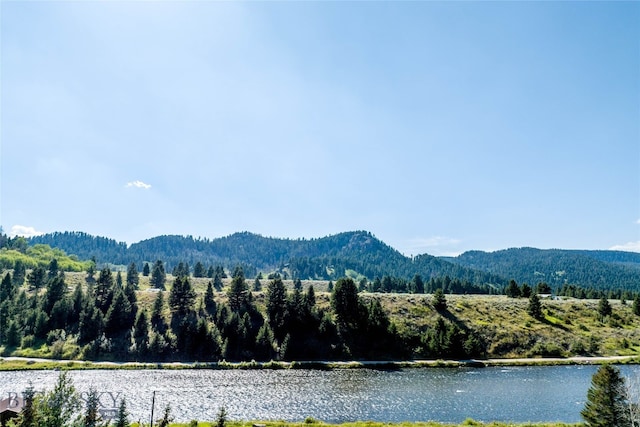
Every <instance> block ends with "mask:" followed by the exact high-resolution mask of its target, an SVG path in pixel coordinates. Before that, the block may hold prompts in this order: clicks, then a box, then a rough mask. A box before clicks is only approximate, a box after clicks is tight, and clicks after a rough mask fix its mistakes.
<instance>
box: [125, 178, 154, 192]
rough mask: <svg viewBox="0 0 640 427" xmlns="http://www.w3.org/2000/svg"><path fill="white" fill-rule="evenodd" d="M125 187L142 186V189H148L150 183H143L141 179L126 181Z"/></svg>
mask: <svg viewBox="0 0 640 427" xmlns="http://www.w3.org/2000/svg"><path fill="white" fill-rule="evenodd" d="M125 187H127V188H131V187H135V188H142V189H144V190H148V189H150V188H151V184H147V183H144V182H142V181H139V180H137V181H131V182H127V184H126V185H125Z"/></svg>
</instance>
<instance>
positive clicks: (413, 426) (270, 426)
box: [131, 419, 583, 427]
mask: <svg viewBox="0 0 640 427" xmlns="http://www.w3.org/2000/svg"><path fill="white" fill-rule="evenodd" d="M145 425H146V424H142V425H139V424H137V423H134V424H131V427H143V426H145ZM215 425H216V423H215V422H213V421H211V422H198V424H197V426H196V427H213V426H215ZM225 426H226V427H255V426H260V427H581V426H583V424H581V423H579V424H566V423H553V422H551V423H515V424H514V423H501V422H488V423H483V422H481V421H475V420H472V419H468V420H466V421H464V422H463V423H461V424H447V423H437V422H414V423H408V422H405V423H381V422H373V421H360V422H354V423H343V424H327V423H324V422H321V421H317V420H307V421H305V422H302V423H288V422H282V421H272V422H269V421H267V422H263V421H256V422H240V421H227V423H226V424H225ZM169 427H194V424H193V423H191V424H190V423H175V424H170V425H169Z"/></svg>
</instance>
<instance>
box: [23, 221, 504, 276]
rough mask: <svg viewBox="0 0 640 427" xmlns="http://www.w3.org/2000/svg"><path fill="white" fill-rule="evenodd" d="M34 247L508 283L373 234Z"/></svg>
mask: <svg viewBox="0 0 640 427" xmlns="http://www.w3.org/2000/svg"><path fill="white" fill-rule="evenodd" d="M29 243H30V244H37V243H44V244H48V245H50V246H52V247H57V248H60V249H63V250H64V251H66V252H67V253H72V254H75V255H77V256H78V257H79V258H81V259H90V258H95V259H96V260H97V262H98V263H99V264H100V263H103V264H115V265H127V264H129V263H131V262H135V263H136V264H137V265H142V264H143V263H144V262H153V261H155V260H158V259H159V260H162V261H163V262H164V263H165V268H166V269H167V270H168V271H171V269H172V268H173V267H175V266H176V265H178V264H179V263H181V262H182V263H188V264H189V265H190V266H194V265H195V264H196V263H197V262H200V263H202V264H204V265H207V266H217V265H221V266H224V267H226V268H227V269H228V270H232V269H233V268H235V266H238V265H240V266H242V267H243V269H244V271H245V273H246V274H247V275H248V276H253V275H255V274H257V273H258V272H265V273H268V272H279V273H281V274H283V275H285V276H289V277H296V278H300V279H327V280H329V279H333V280H335V279H338V278H340V277H342V276H344V275H346V274H347V272H348V271H349V272H350V273H351V275H353V276H356V277H357V276H364V277H366V278H368V279H369V280H373V279H375V278H376V277H379V278H382V277H383V276H385V275H386V276H391V277H396V278H404V279H407V280H408V279H411V278H413V276H415V275H416V274H420V275H421V276H422V278H423V279H425V280H429V279H430V278H432V277H444V276H449V277H450V278H452V279H459V280H460V281H462V282H469V283H475V284H485V283H491V284H495V285H497V286H498V287H501V286H503V285H505V284H506V280H505V279H504V278H502V277H498V276H496V275H491V274H486V273H484V272H481V271H475V270H472V269H469V268H466V267H462V266H460V265H456V264H452V263H450V262H448V261H445V260H442V259H439V258H436V257H433V256H430V255H421V256H418V257H415V258H408V257H405V256H404V255H402V254H401V253H400V252H398V251H397V250H395V249H393V248H392V247H390V246H388V245H386V244H385V243H383V242H382V241H380V240H379V239H377V238H376V237H374V236H373V235H372V234H371V233H368V232H365V231H355V232H346V233H339V234H335V235H332V236H327V237H323V238H318V239H296V240H293V239H277V238H271V237H263V236H260V235H257V234H252V233H248V232H243V233H235V234H232V235H230V236H227V237H222V238H218V239H212V240H210V239H200V238H198V239H195V238H193V237H192V236H158V237H154V238H152V239H147V240H143V241H141V242H138V243H134V244H132V245H131V246H129V247H127V245H126V244H125V243H119V242H116V241H115V240H112V239H106V238H104V237H95V236H91V235H88V234H86V233H78V232H64V233H52V234H46V235H42V236H37V237H33V238H31V239H29Z"/></svg>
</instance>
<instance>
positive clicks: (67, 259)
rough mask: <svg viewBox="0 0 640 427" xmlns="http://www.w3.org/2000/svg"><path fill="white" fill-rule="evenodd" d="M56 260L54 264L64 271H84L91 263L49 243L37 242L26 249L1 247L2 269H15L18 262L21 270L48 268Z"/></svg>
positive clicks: (0, 262)
mask: <svg viewBox="0 0 640 427" xmlns="http://www.w3.org/2000/svg"><path fill="white" fill-rule="evenodd" d="M54 260H55V262H54V264H53V266H54V267H56V268H57V269H58V270H62V271H84V270H85V269H86V268H87V266H88V264H89V261H84V262H81V261H79V260H78V259H77V258H76V257H75V256H73V255H72V256H69V255H67V254H66V253H65V252H64V251H62V250H61V249H57V248H53V249H52V248H51V247H49V246H48V245H42V244H37V245H34V246H30V247H26V248H25V249H24V251H20V250H16V249H7V248H2V249H0V269H13V268H15V267H16V264H18V268H19V269H20V270H21V271H24V270H26V269H34V268H37V267H42V268H45V269H48V268H49V266H50V265H51V263H52V262H53V261H54ZM22 277H23V278H24V276H22Z"/></svg>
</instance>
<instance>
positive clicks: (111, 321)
mask: <svg viewBox="0 0 640 427" xmlns="http://www.w3.org/2000/svg"><path fill="white" fill-rule="evenodd" d="M132 326H133V321H132V318H131V304H129V300H127V297H125V295H124V292H123V291H122V290H121V289H117V290H116V292H115V295H114V296H113V302H112V303H111V306H110V307H109V310H108V311H107V315H106V316H105V332H106V334H107V336H114V335H116V334H118V333H120V332H122V331H126V330H129V329H130V328H131V327H132Z"/></svg>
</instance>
